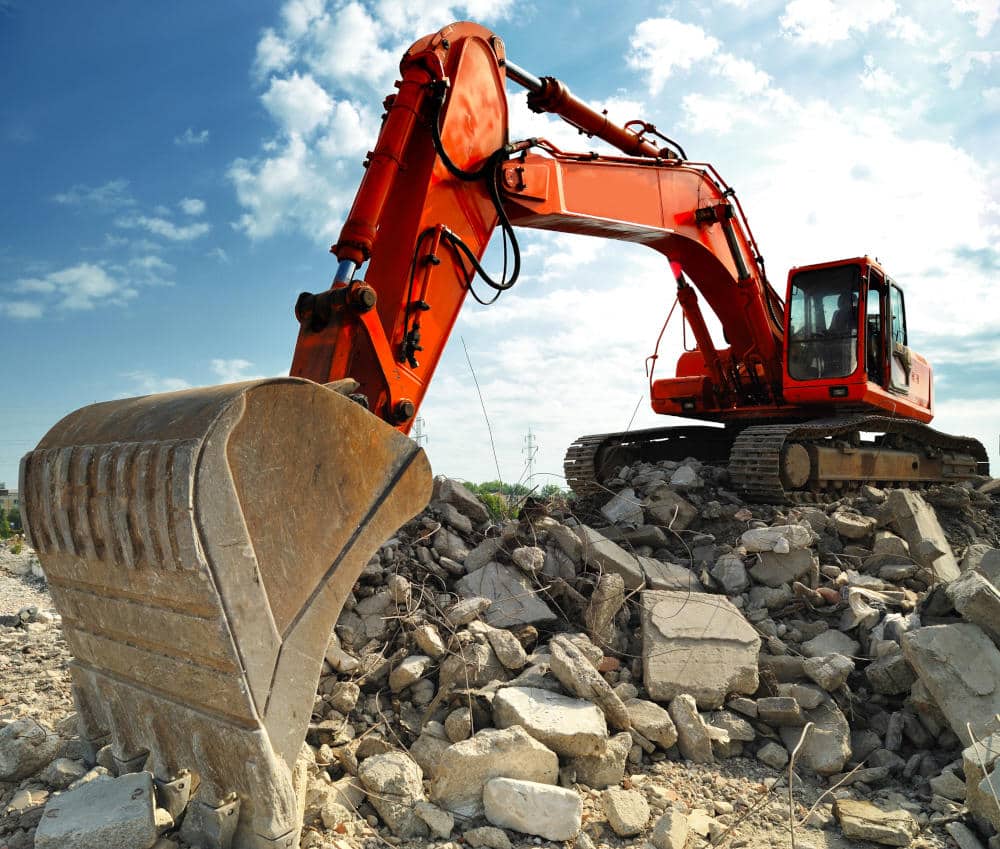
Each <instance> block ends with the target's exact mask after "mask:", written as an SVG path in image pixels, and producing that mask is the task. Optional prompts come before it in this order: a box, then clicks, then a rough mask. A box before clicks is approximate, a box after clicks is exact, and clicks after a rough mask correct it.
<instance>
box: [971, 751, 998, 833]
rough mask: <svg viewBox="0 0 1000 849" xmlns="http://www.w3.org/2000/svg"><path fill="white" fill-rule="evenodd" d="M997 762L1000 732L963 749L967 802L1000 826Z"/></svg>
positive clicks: (974, 809) (985, 817)
mask: <svg viewBox="0 0 1000 849" xmlns="http://www.w3.org/2000/svg"><path fill="white" fill-rule="evenodd" d="M997 761H1000V733H994V734H988V735H986V736H985V737H983V738H981V739H977V740H974V741H973V742H972V743H971V744H970V745H969V746H967V747H966V748H965V749H964V750H963V751H962V772H964V773H965V804H966V805H968V807H969V810H970V811H971V812H972V813H973V814H976V815H977V816H980V817H983V819H985V820H988V821H989V822H990V823H992V825H993V827H994V828H996V829H1000V809H998V807H997V803H996V798H995V796H998V795H1000V774H997V773H996V772H995V770H996V764H997Z"/></svg>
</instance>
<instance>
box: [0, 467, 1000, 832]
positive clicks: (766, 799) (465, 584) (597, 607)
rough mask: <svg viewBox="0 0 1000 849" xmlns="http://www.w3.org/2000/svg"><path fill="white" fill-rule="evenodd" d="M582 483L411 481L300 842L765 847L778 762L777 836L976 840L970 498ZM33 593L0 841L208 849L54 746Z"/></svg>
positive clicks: (974, 526) (64, 695) (313, 767)
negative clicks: (485, 493) (786, 496)
mask: <svg viewBox="0 0 1000 849" xmlns="http://www.w3.org/2000/svg"><path fill="white" fill-rule="evenodd" d="M608 490H609V491H608V492H607V493H606V494H605V495H604V496H595V497H592V498H589V499H581V500H574V501H567V500H565V499H554V500H552V501H550V502H548V503H546V504H545V505H544V507H542V508H541V509H539V508H538V507H537V506H536V507H534V508H533V509H532V510H531V511H526V514H525V515H522V516H521V517H520V518H518V519H510V518H508V519H503V518H499V517H496V516H494V515H493V514H491V513H490V511H489V510H488V509H487V507H486V506H485V505H484V504H483V503H482V502H481V501H480V500H479V499H478V498H477V497H476V496H475V495H474V494H473V493H472V492H470V491H469V490H468V489H466V488H465V487H464V486H462V484H460V483H459V482H457V481H453V480H448V479H444V478H440V479H438V480H437V481H436V483H435V495H434V500H433V501H432V502H431V505H430V506H429V507H428V509H427V510H426V511H424V513H422V514H420V515H419V516H418V517H416V518H415V519H414V520H412V521H411V522H410V523H408V524H407V525H406V526H404V527H403V528H401V529H400V530H399V531H398V532H397V533H396V534H395V536H394V537H393V538H392V539H390V540H388V541H387V542H386V543H385V544H384V545H383V546H382V547H381V549H380V550H379V552H378V554H377V555H376V556H375V557H374V558H373V559H372V561H371V562H370V563H369V564H368V566H367V567H366V569H365V570H364V572H363V573H362V576H361V579H360V580H359V582H358V584H357V585H356V586H355V587H354V588H353V589H352V591H351V592H350V593H349V595H348V597H347V601H346V603H345V606H344V610H343V613H342V614H341V617H340V621H339V622H338V624H337V627H336V629H335V631H334V633H333V634H332V635H331V639H330V643H329V646H328V647H327V651H326V661H327V662H326V664H325V666H324V669H323V674H322V677H321V679H320V681H319V686H318V690H317V695H316V700H315V703H314V705H313V715H312V721H311V723H310V726H309V732H308V736H307V741H306V746H304V748H303V752H302V756H301V757H300V760H299V763H298V765H297V770H298V771H299V772H300V774H301V781H300V782H299V784H300V807H301V810H302V812H303V819H304V829H303V832H302V837H301V842H300V846H302V847H306V849H351V847H353V846H365V847H368V846H369V845H371V846H372V847H374V846H375V845H376V842H377V843H378V844H379V845H385V843H386V842H388V843H389V844H392V845H406V846H413V847H429V846H436V847H441V849H454V847H456V845H457V843H456V841H459V840H461V841H462V842H464V843H466V844H468V845H469V846H473V847H477V846H485V847H491V849H508V848H509V847H513V846H524V847H527V846H529V845H532V843H533V842H537V841H539V840H545V841H552V842H569V844H570V845H573V846H575V847H577V849H595V847H596V848H597V849H606V847H609V846H619V845H633V844H634V845H636V846H639V845H642V844H644V843H648V844H651V845H652V846H653V847H655V849H701V847H706V846H708V845H713V842H715V843H719V842H723V841H724V836H726V835H728V836H727V837H725V839H730V838H731V839H734V840H736V839H740V840H744V844H735V845H746V843H745V841H746V840H747V839H748V835H752V834H753V833H754V832H753V829H757V830H758V831H759V832H760V833H761V834H764V833H767V834H768V835H770V837H769V838H768V839H765V838H763V837H759V838H758V842H757V843H753V841H752V840H751V843H752V845H754V846H757V845H778V844H779V843H782V842H783V841H786V840H787V820H788V808H787V801H786V798H785V796H786V794H787V784H786V782H787V775H788V772H789V760H790V758H791V757H792V753H793V752H795V763H794V769H795V774H796V776H797V778H796V780H795V783H794V788H793V793H794V795H795V798H796V805H797V806H798V807H799V810H797V815H798V816H800V817H801V818H802V820H803V824H802V826H801V829H802V830H803V831H804V832H808V831H809V830H816V829H820V830H822V829H829V830H833V831H835V832H839V833H840V834H842V835H843V838H845V839H846V840H848V841H854V840H868V841H874V842H876V843H881V844H883V845H892V846H908V845H914V846H916V845H921V846H925V847H941V848H942V849H943V847H945V846H951V845H958V846H960V847H966V846H969V847H974V846H984V847H985V846H991V847H996V846H998V845H1000V837H998V836H997V834H998V830H1000V813H998V811H1000V806H998V804H997V802H996V796H997V794H998V792H1000V718H998V714H1000V648H998V645H1000V625H998V624H997V623H998V622H1000V616H998V615H997V614H998V613H1000V547H998V546H1000V503H998V502H997V501H996V500H994V496H992V495H988V494H986V493H985V492H980V491H978V490H977V488H976V487H975V486H973V485H966V484H963V485H957V486H948V487H932V488H931V489H929V490H927V491H926V492H923V493H918V492H914V491H910V490H881V489H878V488H875V487H863V488H861V489H860V490H858V491H857V492H853V493H849V494H844V495H843V497H841V498H838V499H836V500H827V501H823V500H822V499H818V498H817V499H815V500H813V501H811V502H808V503H800V504H796V505H786V506H780V507H776V506H769V505H757V504H746V503H743V502H742V501H741V500H740V498H739V497H738V496H737V495H736V494H735V493H733V491H732V490H730V489H729V481H728V476H727V473H726V471H725V470H724V469H721V468H715V467H711V466H707V465H703V464H701V463H698V462H696V461H694V460H688V461H685V462H683V463H678V462H674V461H663V462H661V463H657V464H637V465H636V466H634V467H631V468H624V469H621V470H619V471H618V472H617V473H616V476H615V477H614V478H613V479H612V480H610V481H609V482H608ZM997 492H998V494H1000V490H998V491H997ZM27 556H28V557H30V553H29V554H28V555H27ZM23 560H24V558H23V557H22V558H20V559H18V560H17V562H16V564H15V563H14V558H12V557H10V556H9V555H8V554H5V553H4V551H2V550H0V575H9V576H13V578H12V579H15V580H19V581H21V580H27V581H31V580H37V579H35V578H32V577H31V569H30V567H25V565H24V563H23V562H22V561H23ZM41 592H42V593H43V597H42V601H41V602H38V601H35V600H34V599H28V600H27V601H26V603H24V604H18V605H17V606H16V607H13V608H12V609H11V610H10V611H9V615H7V616H5V617H0V663H3V664H5V665H4V666H3V667H0V669H2V670H3V672H4V675H5V678H4V681H5V683H6V681H7V677H6V676H8V675H10V676H11V680H16V681H20V679H21V677H23V676H22V675H20V674H19V672H20V671H21V670H32V672H31V676H30V677H32V679H33V680H34V681H35V682H36V683H35V684H32V685H30V686H29V685H28V684H27V683H26V684H25V685H24V686H23V687H22V686H21V685H15V687H14V688H13V691H12V696H10V697H7V698H5V694H4V693H0V847H5V849H8V847H9V849H31V847H32V846H37V847H42V849H47V847H55V846H78V847H81V849H86V848H87V847H90V846H95V847H97V846H100V847H101V849H115V847H117V846H129V847H133V849H152V847H154V846H155V847H156V849H188V847H192V846H202V847H203V849H230V847H232V845H233V844H232V835H231V834H228V835H227V834H226V832H225V829H224V828H219V827H217V826H218V823H216V824H215V826H213V825H212V824H211V823H205V822H202V821H201V820H199V819H198V817H199V816H204V812H202V813H199V814H198V815H195V814H194V812H193V807H192V805H190V804H188V803H187V798H186V797H184V798H183V799H180V800H179V799H178V798H177V796H176V795H170V794H169V793H168V790H167V788H166V787H164V786H161V783H154V782H153V781H152V776H151V775H150V773H148V772H144V771H141V770H142V769H143V765H142V764H139V765H138V767H136V765H134V764H133V765H132V766H131V768H132V769H138V770H139V771H135V772H129V773H121V769H122V765H121V763H120V762H117V761H116V760H115V759H114V758H113V757H112V756H111V754H112V753H111V751H110V750H109V749H102V750H99V751H91V750H88V749H87V747H86V746H84V745H83V744H82V742H81V740H80V738H79V736H78V732H77V730H76V728H75V727H74V719H73V714H72V710H73V708H72V704H71V702H70V699H69V690H68V680H67V679H66V677H65V660H66V656H67V655H66V650H65V646H64V645H61V644H60V641H59V630H58V626H59V619H58V616H54V615H53V614H51V613H50V612H49V609H48V607H47V606H46V605H45V604H44V586H43V585H42V588H41ZM2 613H6V611H5V610H4V609H2V608H0V614H2ZM33 646H38V647H40V648H42V649H44V651H43V652H42V654H43V659H46V660H47V661H48V662H49V667H50V668H53V669H57V670H58V671H57V672H55V673H54V675H53V677H51V678H50V680H52V681H55V682H56V684H57V686H55V687H54V688H49V689H51V692H52V695H50V696H47V695H46V692H47V691H46V689H45V688H44V687H43V688H42V689H38V685H37V682H38V681H40V680H41V679H42V678H44V677H45V675H46V673H45V668H46V667H44V665H41V663H39V665H38V666H29V665H28V664H30V663H32V662H33V658H32V655H31V651H30V650H29V651H28V652H25V648H28V649H31V650H35V649H32V647H33ZM54 705H55V706H56V707H55V708H54V707H53V706H54ZM126 790H127V792H126ZM140 791H141V792H140ZM827 791H829V792H827ZM133 794H135V796H134V798H133ZM824 794H825V795H824ZM814 803H815V804H814ZM213 828H215V831H214V832H212V829H213ZM198 829H200V831H198ZM729 829H732V832H731V833H730V832H729V831H728V830H729ZM748 829H749V830H750V831H748ZM196 836H197V840H196V839H195V838H196ZM60 841H62V842H60ZM199 841H200V842H199ZM802 843H803V845H806V844H809V845H825V844H823V843H822V841H821V840H820V839H816V840H811V839H810V838H809V837H808V834H805V835H803V840H802ZM837 845H840V844H837Z"/></svg>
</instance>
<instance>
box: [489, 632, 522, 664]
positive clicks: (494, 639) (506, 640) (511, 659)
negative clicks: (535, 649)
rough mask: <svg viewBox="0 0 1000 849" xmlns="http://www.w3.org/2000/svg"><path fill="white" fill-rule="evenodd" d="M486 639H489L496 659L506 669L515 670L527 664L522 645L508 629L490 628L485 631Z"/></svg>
mask: <svg viewBox="0 0 1000 849" xmlns="http://www.w3.org/2000/svg"><path fill="white" fill-rule="evenodd" d="M486 639H487V640H489V643H490V646H491V647H492V649H493V652H494V654H496V656H497V660H499V661H500V662H501V663H502V664H503V665H504V666H505V667H507V669H511V670H514V671H517V670H519V669H523V668H524V666H525V664H527V662H528V655H527V653H526V652H525V651H524V646H522V645H521V643H520V642H518V639H517V637H515V636H514V635H513V634H512V633H511V632H510V631H508V630H506V629H505V628H490V629H489V630H488V631H487V632H486Z"/></svg>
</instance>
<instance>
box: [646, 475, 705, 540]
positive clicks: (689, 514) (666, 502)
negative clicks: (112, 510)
mask: <svg viewBox="0 0 1000 849" xmlns="http://www.w3.org/2000/svg"><path fill="white" fill-rule="evenodd" d="M645 507H646V516H647V518H648V519H649V522H650V523H651V524H653V525H661V526H663V527H665V528H670V529H672V530H674V531H683V530H686V529H687V528H688V527H689V526H690V524H691V523H692V522H693V521H694V520H695V519H696V518H697V517H698V510H697V508H695V507H694V506H692V504H691V503H690V502H689V501H687V500H686V499H685V498H684V497H683V496H681V495H678V494H677V493H676V492H674V491H673V490H672V489H670V488H669V487H667V486H663V485H661V486H659V487H657V488H656V490H655V491H654V492H653V493H651V494H650V497H649V498H647V499H646V502H645Z"/></svg>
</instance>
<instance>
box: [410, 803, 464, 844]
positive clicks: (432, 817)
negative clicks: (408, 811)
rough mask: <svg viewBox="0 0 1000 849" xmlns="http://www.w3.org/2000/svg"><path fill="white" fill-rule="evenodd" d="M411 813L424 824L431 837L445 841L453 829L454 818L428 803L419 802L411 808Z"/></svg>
mask: <svg viewBox="0 0 1000 849" xmlns="http://www.w3.org/2000/svg"><path fill="white" fill-rule="evenodd" d="M413 812H414V813H415V814H416V815H417V816H418V817H420V819H422V820H423V821H424V823H426V825H427V828H428V829H429V830H430V833H431V836H432V837H440V838H441V839H442V840H447V839H448V838H449V837H451V832H452V829H454V828H455V817H454V815H453V814H451V813H450V812H448V811H444V810H442V809H441V808H439V807H438V806H437V805H432V804H431V803H430V802H425V801H420V802H417V803H416V804H415V805H414V806H413Z"/></svg>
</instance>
